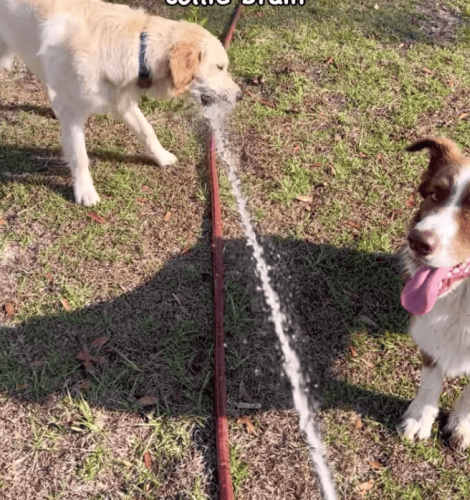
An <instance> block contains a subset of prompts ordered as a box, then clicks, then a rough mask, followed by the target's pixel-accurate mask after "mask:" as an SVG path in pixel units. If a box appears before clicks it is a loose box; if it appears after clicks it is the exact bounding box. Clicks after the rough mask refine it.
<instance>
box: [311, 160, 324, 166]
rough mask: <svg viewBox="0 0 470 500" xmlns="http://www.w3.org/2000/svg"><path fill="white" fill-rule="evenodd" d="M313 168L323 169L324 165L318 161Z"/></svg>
mask: <svg viewBox="0 0 470 500" xmlns="http://www.w3.org/2000/svg"><path fill="white" fill-rule="evenodd" d="M313 166H314V167H323V165H322V164H321V163H320V162H318V161H317V162H315V163H314V164H313Z"/></svg>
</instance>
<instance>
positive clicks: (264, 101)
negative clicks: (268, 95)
mask: <svg viewBox="0 0 470 500" xmlns="http://www.w3.org/2000/svg"><path fill="white" fill-rule="evenodd" d="M259 102H260V103H261V104H264V105H265V106H267V107H268V108H272V109H276V108H277V106H276V103H274V102H271V101H267V100H266V99H263V98H262V97H260V99H259Z"/></svg>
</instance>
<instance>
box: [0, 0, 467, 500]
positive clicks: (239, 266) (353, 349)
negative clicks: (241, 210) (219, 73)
mask: <svg viewBox="0 0 470 500" xmlns="http://www.w3.org/2000/svg"><path fill="white" fill-rule="evenodd" d="M139 5H142V6H145V7H148V8H150V9H151V10H152V11H155V10H158V11H159V12H160V13H163V14H164V15H166V16H169V17H176V18H183V17H186V18H187V19H188V20H191V21H197V22H200V23H207V28H208V29H210V30H212V31H213V32H214V33H216V34H217V35H218V34H220V33H222V31H223V28H224V27H225V26H226V21H227V20H228V16H229V13H230V12H231V8H222V7H206V8H203V7H202V8H200V9H199V10H196V9H184V8H171V9H170V8H169V7H166V6H164V5H162V6H160V5H158V6H156V5H155V4H154V3H150V2H145V1H143V0H141V1H139ZM443 5H444V6H445V9H444V8H443V7H442V6H443ZM469 26H470V25H469V13H468V6H467V4H466V2H465V1H464V0H452V1H451V0H449V1H446V2H445V3H444V4H440V6H438V4H437V3H436V2H434V1H431V0H429V1H427V0H422V1H414V0H400V1H399V2H390V1H384V2H382V3H380V2H376V1H375V0H364V1H362V2H359V3H358V2H352V1H351V0H340V1H337V2H332V1H331V0H321V1H318V2H314V4H312V5H310V4H307V5H306V6H304V7H303V8H298V7H289V8H283V9H276V8H270V7H269V6H263V7H247V8H246V9H245V11H244V14H243V17H242V19H241V21H240V23H239V25H238V27H237V31H236V33H235V38H234V41H233V44H232V46H231V48H230V51H229V54H230V59H231V66H232V72H233V74H234V75H235V78H236V80H237V81H238V83H239V84H240V85H241V86H242V87H243V88H244V90H245V98H244V100H243V101H242V102H241V103H240V105H239V106H238V108H237V111H236V113H235V115H234V116H233V120H232V123H231V137H232V141H233V146H234V150H235V151H236V153H237V154H238V155H239V157H240V169H241V172H242V180H243V186H244V189H245V191H246V193H247V194H248V196H249V200H250V208H251V211H252V213H253V214H254V220H255V221H256V228H257V232H258V234H260V235H261V237H262V239H263V243H264V247H265V253H266V257H267V259H268V261H269V264H270V266H271V268H272V271H271V274H272V279H273V282H274V284H275V286H276V289H277V290H278V292H279V294H280V296H281V298H282V303H283V307H284V310H285V312H286V313H287V314H288V315H289V317H290V318H291V323H292V324H291V330H292V332H291V333H293V335H294V334H295V335H296V337H295V342H294V341H293V342H294V344H295V347H296V349H297V350H298V352H299V355H300V357H301V360H302V364H303V367H304V369H305V371H306V373H307V374H308V375H309V377H310V379H311V385H312V391H313V393H315V391H316V389H315V385H316V384H318V385H319V386H320V387H321V388H322V390H323V403H322V408H321V410H320V412H319V420H320V423H321V427H322V429H323V432H324V436H325V441H326V443H327V447H328V457H329V460H330V463H331V465H332V467H333V470H334V471H335V481H336V483H337V485H338V491H339V494H340V497H341V498H369V499H376V498H383V499H386V500H389V499H399V498H400V499H401V498H406V499H420V498H423V499H424V498H426V499H441V498H456V499H458V498H468V495H469V490H470V482H469V481H468V472H469V465H468V463H469V462H468V454H467V453H462V452H459V451H457V450H453V449H451V448H450V447H449V446H448V445H447V442H446V440H445V437H444V436H443V434H442V429H443V427H444V424H445V419H446V415H447V412H448V411H449V410H450V408H451V406H452V404H453V402H455V400H456V398H457V397H458V395H459V394H460V393H461V391H462V390H463V387H464V386H465V384H466V383H467V379H464V378H462V379H459V380H449V381H446V384H445V388H444V392H443V394H442V396H441V409H442V412H441V414H440V415H439V418H438V422H437V423H436V425H435V426H434V428H433V434H432V437H431V439H430V440H428V441H426V442H423V443H416V444H410V443H407V442H405V441H404V440H403V439H402V438H401V437H400V436H399V434H398V433H397V430H396V428H397V423H398V422H399V419H400V417H401V415H402V413H403V411H404V410H405V408H406V405H407V404H408V402H409V400H410V399H411V398H412V397H413V396H414V394H415V393H416V389H417V387H418V384H419V358H418V355H417V350H416V347H415V346H414V344H413V342H412V341H411V340H410V339H409V337H408V336H407V335H406V330H407V325H406V323H407V319H406V316H405V314H404V313H403V311H402V310H401V308H400V306H399V300H398V297H399V292H400V279H399V277H398V275H399V269H398V265H397V259H396V257H395V256H394V255H395V253H396V252H397V250H398V249H399V248H400V245H401V244H402V242H403V235H404V233H405V231H406V228H407V225H408V221H409V220H410V219H411V217H412V215H413V211H414V206H413V205H414V204H416V202H417V195H416V192H415V191H416V185H417V182H418V180H419V177H420V173H421V171H422V169H423V167H424V166H425V165H426V158H425V156H424V155H416V156H413V155H408V154H406V153H404V147H405V146H406V145H407V144H409V143H410V142H411V141H412V140H414V139H416V138H418V137H422V136H425V135H431V134H439V135H446V136H448V137H450V138H452V139H453V140H455V141H456V142H457V143H458V144H459V145H460V146H461V147H462V149H463V150H465V151H467V152H469V151H470V122H469V120H468V115H466V113H468V112H469V106H468V97H469V90H468V89H469V88H470V76H469V75H470V66H469V60H470V58H469V55H470V35H469V34H470V27H469ZM0 96H1V104H0V116H1V120H0V142H1V145H0V179H1V183H0V276H2V280H0V307H1V308H2V312H1V315H0V332H1V333H0V389H1V391H2V392H1V393H0V398H1V405H0V432H1V433H2V436H1V440H2V443H6V444H5V445H4V446H2V450H1V451H0V463H4V464H7V465H6V468H2V469H1V472H0V491H1V492H2V495H3V497H4V498H22V497H25V496H28V495H30V496H31V495H33V496H34V497H35V498H62V499H64V500H66V499H68V498H86V499H108V498H128V499H131V498H132V499H135V498H139V499H140V498H142V499H143V498H157V497H158V498H180V499H183V498H184V499H186V498H188V499H189V498H191V499H197V500H202V499H203V498H216V496H217V488H216V479H215V475H214V473H213V471H214V468H215V456H214V453H215V445H214V427H213V389H212V386H213V375H212V373H213V372H212V363H213V361H212V349H213V341H212V336H213V318H212V316H213V310H212V307H213V302H212V286H211V283H212V273H211V269H212V268H211V255H210V241H209V220H208V202H209V190H208V180H207V175H206V152H205V144H206V140H205V136H204V132H203V129H202V127H200V126H199V125H200V124H199V121H198V118H197V117H196V114H195V108H194V106H193V105H191V104H189V103H188V102H187V101H186V100H184V99H177V100H174V101H172V102H169V103H155V102H154V101H151V100H149V99H144V100H143V102H142V109H143V112H144V113H145V115H146V116H147V117H148V119H149V121H150V123H151V124H152V125H153V126H154V128H155V130H156V133H157V135H158V136H159V138H160V140H161V142H162V144H164V146H165V147H167V148H168V149H170V150H172V151H174V152H176V153H177V155H178V158H179V160H180V162H179V164H178V165H177V166H175V167H172V168H168V169H160V168H158V167H156V166H154V165H152V164H151V163H150V162H149V161H147V160H146V158H145V156H144V154H143V151H142V149H141V148H140V146H139V145H138V143H137V142H136V140H135V138H134V137H132V136H131V135H130V134H129V133H128V132H127V131H126V129H125V128H124V126H122V125H121V124H119V123H117V122H115V121H114V120H112V119H110V118H109V117H106V116H102V115H98V116H96V117H94V118H93V119H90V120H89V121H88V123H87V129H86V134H87V149H88V152H89V155H90V158H91V160H92V175H93V178H94V181H95V184H96V187H97V189H98V191H99V193H100V195H101V198H102V202H101V203H100V204H99V205H98V206H97V207H94V208H93V209H92V210H90V209H86V208H84V207H79V206H76V205H75V204H73V203H72V198H71V195H72V190H71V181H70V176H69V174H68V171H67V169H66V168H65V167H64V164H63V162H62V161H61V156H60V143H59V125H58V123H57V121H56V120H54V119H53V118H52V117H51V116H50V112H49V104H48V102H47V100H46V98H45V95H44V93H43V91H42V88H41V86H40V85H39V83H38V82H37V81H36V80H35V79H34V78H33V77H32V76H31V75H30V74H29V73H27V72H26V71H25V70H24V68H22V67H21V66H20V65H18V66H17V67H16V69H15V70H14V71H13V72H12V73H11V74H8V75H1V76H0ZM220 184H221V199H222V205H223V217H224V234H225V238H226V243H225V253H224V259H225V313H226V315H225V328H226V332H227V339H226V355H227V377H228V379H227V390H228V401H229V412H230V419H229V425H230V441H231V442H230V445H231V450H232V452H231V462H232V470H233V475H234V484H235V489H236V496H237V498H238V499H245V498H253V497H254V496H256V497H257V498H260V499H265V498H266V499H268V498H269V499H271V498H286V499H293V498H309V499H315V498H319V491H318V488H317V484H316V481H315V478H314V474H313V471H312V469H311V467H310V465H309V462H308V454H307V450H306V448H305V444H304V442H303V440H302V437H301V436H300V435H299V433H298V423H297V417H296V415H295V413H293V412H292V411H291V408H292V401H291V400H290V392H289V387H288V384H287V383H286V381H285V380H284V378H283V376H282V373H281V372H282V370H281V357H280V353H279V351H278V349H277V342H276V338H275V335H274V332H273V331H272V327H271V325H270V322H269V319H268V314H267V310H266V304H265V302H264V300H263V298H262V297H261V296H260V293H259V291H258V288H257V287H258V284H259V283H258V282H257V280H256V278H254V270H253V264H252V261H251V255H250V251H249V249H247V248H246V246H245V244H244V240H243V237H242V232H241V228H240V225H239V222H238V216H237V213H236V208H235V203H234V199H233V197H232V195H231V192H230V186H229V183H228V180H227V178H226V176H225V174H224V173H223V172H222V171H220ZM299 196H303V197H310V198H311V201H308V198H306V199H305V198H304V201H301V200H299ZM305 200H307V201H305ZM90 212H93V213H94V214H96V215H98V216H100V217H102V218H103V219H104V221H101V222H102V223H99V222H97V220H96V217H95V218H93V217H92V216H90V215H89V213H90ZM168 214H170V215H168ZM98 220H99V219H98ZM5 304H11V305H12V307H13V310H14V313H13V315H10V314H8V313H7V312H6V309H4V308H5ZM2 327H3V328H2ZM103 337H106V338H107V339H108V340H107V342H106V343H105V344H103V345H101V346H96V345H93V343H94V342H95V341H96V340H97V339H102V338H103ZM85 348H87V349H88V350H89V354H90V356H92V357H94V358H95V359H100V360H101V361H93V362H92V364H91V367H92V370H89V369H88V370H87V369H86V367H85V365H84V363H83V362H82V361H80V360H79V359H77V355H78V354H79V353H83V352H84V349H85ZM142 398H145V399H142ZM240 403H251V404H253V403H257V404H260V405H261V410H260V411H251V410H244V409H243V408H240ZM240 416H245V417H246V416H249V418H251V419H253V420H254V421H255V423H256V426H255V431H256V434H252V433H250V432H249V431H248V427H247V426H245V425H241V424H240V423H239V422H238V418H239V417H240ZM146 452H148V453H149V455H150V458H151V464H149V462H148V458H147V463H146V462H144V455H145V456H146V457H148V456H147V455H146ZM371 464H372V465H371ZM25 477H26V478H27V479H28V480H26V481H25V479H24V478H25ZM364 485H367V486H364ZM367 488H369V489H367ZM78 495H81V496H78Z"/></svg>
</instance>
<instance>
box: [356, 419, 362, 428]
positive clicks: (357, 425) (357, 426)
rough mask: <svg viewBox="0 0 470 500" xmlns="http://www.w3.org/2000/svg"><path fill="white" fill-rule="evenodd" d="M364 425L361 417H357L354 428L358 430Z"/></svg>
mask: <svg viewBox="0 0 470 500" xmlns="http://www.w3.org/2000/svg"><path fill="white" fill-rule="evenodd" d="M361 427H362V420H361V419H360V418H357V419H356V420H354V428H355V429H356V430H358V429H360V428H361Z"/></svg>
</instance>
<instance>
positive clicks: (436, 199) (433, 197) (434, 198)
mask: <svg viewBox="0 0 470 500" xmlns="http://www.w3.org/2000/svg"><path fill="white" fill-rule="evenodd" d="M431 200H432V201H433V202H434V203H439V202H440V201H441V198H440V197H439V194H438V193H437V192H436V191H434V193H431Z"/></svg>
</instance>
